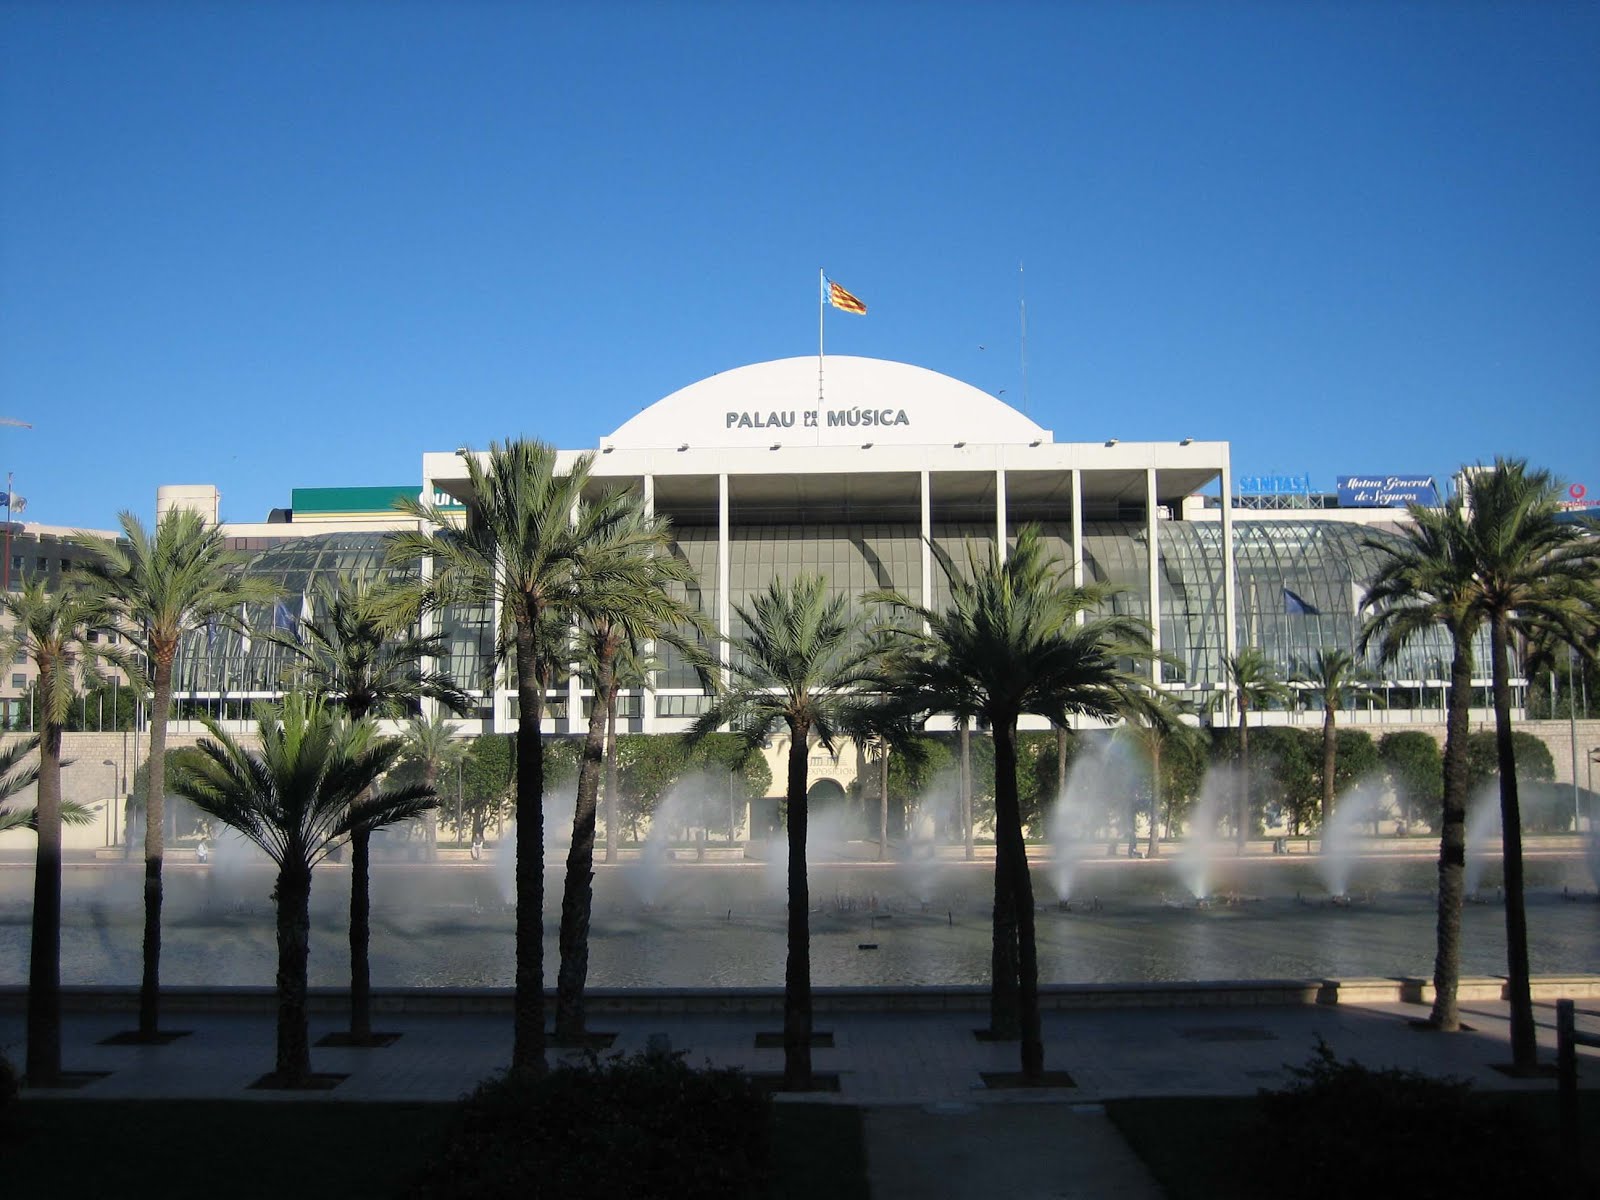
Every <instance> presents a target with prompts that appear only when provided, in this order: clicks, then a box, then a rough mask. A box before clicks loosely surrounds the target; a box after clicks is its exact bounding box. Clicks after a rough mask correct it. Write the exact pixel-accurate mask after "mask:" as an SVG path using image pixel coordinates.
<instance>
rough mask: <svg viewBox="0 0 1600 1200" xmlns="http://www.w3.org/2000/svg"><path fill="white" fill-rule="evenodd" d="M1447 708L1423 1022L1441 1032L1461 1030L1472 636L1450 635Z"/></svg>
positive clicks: (1468, 634) (1469, 634)
mask: <svg viewBox="0 0 1600 1200" xmlns="http://www.w3.org/2000/svg"><path fill="white" fill-rule="evenodd" d="M1452 633H1453V636H1454V639H1455V655H1454V657H1453V658H1452V660H1451V664H1450V704H1449V708H1448V710H1447V712H1446V715H1445V738H1444V799H1443V813H1442V816H1441V819H1440V823H1439V911H1438V914H1437V917H1436V919H1435V925H1434V935H1435V949H1434V957H1433V1010H1432V1012H1431V1013H1430V1014H1429V1016H1428V1024H1430V1025H1432V1026H1433V1027H1434V1028H1435V1029H1438V1030H1441V1031H1443V1032H1445V1033H1454V1032H1456V1031H1457V1030H1458V1029H1460V1028H1461V1013H1460V1009H1459V1007H1458V1004H1457V999H1456V992H1457V984H1458V983H1459V982H1460V979H1461V909H1462V905H1463V903H1464V901H1465V899H1466V868H1467V717H1468V709H1469V708H1470V706H1471V703H1472V640H1471V638H1472V635H1471V633H1470V632H1466V633H1463V632H1461V631H1458V630H1453V631H1452Z"/></svg>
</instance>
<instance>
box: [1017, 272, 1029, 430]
mask: <svg viewBox="0 0 1600 1200" xmlns="http://www.w3.org/2000/svg"><path fill="white" fill-rule="evenodd" d="M1026 285H1027V280H1026V278H1025V277H1024V276H1023V273H1022V263H1021V262H1018V263H1017V307H1018V310H1019V312H1020V315H1021V317H1022V415H1023V416H1027V415H1028V289H1027V286H1026Z"/></svg>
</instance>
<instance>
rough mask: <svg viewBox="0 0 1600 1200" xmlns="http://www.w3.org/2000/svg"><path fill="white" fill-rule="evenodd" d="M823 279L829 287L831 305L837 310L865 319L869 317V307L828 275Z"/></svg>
mask: <svg viewBox="0 0 1600 1200" xmlns="http://www.w3.org/2000/svg"><path fill="white" fill-rule="evenodd" d="M822 279H823V282H824V283H826V284H827V286H828V303H829V304H831V305H833V306H834V307H835V308H842V309H844V311H845V312H848V313H855V314H856V315H857V316H861V317H864V316H866V315H867V306H866V305H865V304H863V303H861V301H859V300H857V299H856V298H855V297H854V296H852V295H851V294H850V293H849V292H847V291H845V290H844V289H843V288H842V287H840V286H839V285H838V284H837V283H835V282H834V281H833V280H831V279H829V278H828V277H827V276H826V275H824V276H823V277H822Z"/></svg>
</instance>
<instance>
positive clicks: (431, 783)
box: [403, 713, 467, 862]
mask: <svg viewBox="0 0 1600 1200" xmlns="http://www.w3.org/2000/svg"><path fill="white" fill-rule="evenodd" d="M460 729H461V727H460V726H459V725H457V724H455V723H454V722H453V721H451V720H450V719H449V718H448V717H446V716H445V715H444V714H443V713H435V714H434V715H433V716H431V717H412V718H411V720H409V721H407V722H406V728H405V735H404V737H405V754H404V756H403V757H404V761H407V762H411V763H415V764H416V765H417V767H418V768H419V770H420V772H421V775H422V783H423V786H424V787H427V788H432V789H434V790H435V791H437V789H438V784H439V778H440V776H442V775H444V774H445V772H447V771H449V770H451V769H452V768H454V767H455V765H456V764H457V763H459V762H461V761H462V760H463V759H464V758H466V756H467V743H466V740H465V739H463V738H458V737H456V734H457V733H458V732H460ZM427 822H428V861H429V862H433V861H435V860H436V859H437V858H438V856H439V822H438V810H437V809H429V810H428V814H427Z"/></svg>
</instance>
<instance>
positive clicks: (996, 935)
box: [961, 718, 1022, 1042]
mask: <svg viewBox="0 0 1600 1200" xmlns="http://www.w3.org/2000/svg"><path fill="white" fill-rule="evenodd" d="M961 739H962V741H961V748H962V755H961V763H962V780H963V785H962V790H963V793H964V795H965V796H966V797H967V811H968V812H969V813H970V812H971V803H972V768H971V761H972V760H971V758H970V756H969V753H968V733H967V721H966V718H962V724H961ZM999 774H1000V768H999V765H998V763H997V764H996V766H995V779H996V786H995V791H996V800H995V846H994V927H993V929H992V930H991V933H990V945H989V1036H990V1037H991V1038H993V1039H995V1040H996V1041H1007V1042H1009V1041H1015V1040H1016V1039H1017V1038H1019V1037H1021V1036H1022V1010H1021V997H1020V995H1019V993H1018V989H1017V980H1018V978H1019V971H1020V968H1019V966H1018V965H1017V964H1018V949H1017V901H1016V888H1015V887H1014V885H1013V884H1012V882H1011V872H1012V868H1013V864H1012V861H1011V856H1010V855H1009V854H1007V853H1006V850H1005V839H1004V838H1003V837H1002V836H1001V832H1000V827H1001V822H1000V810H999V798H998V792H999V782H998V781H999ZM968 828H969V830H970V828H971V824H970V822H969V824H968ZM967 846H968V848H969V849H970V848H971V846H972V838H971V834H970V833H969V834H968V837H967Z"/></svg>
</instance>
